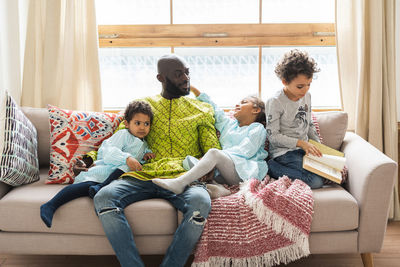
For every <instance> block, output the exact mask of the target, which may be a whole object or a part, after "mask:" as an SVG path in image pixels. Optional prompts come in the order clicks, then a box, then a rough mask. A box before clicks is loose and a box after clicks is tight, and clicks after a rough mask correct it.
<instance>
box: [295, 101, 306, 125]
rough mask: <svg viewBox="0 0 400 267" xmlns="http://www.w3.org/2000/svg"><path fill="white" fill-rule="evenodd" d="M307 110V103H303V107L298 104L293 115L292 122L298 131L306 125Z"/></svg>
mask: <svg viewBox="0 0 400 267" xmlns="http://www.w3.org/2000/svg"><path fill="white" fill-rule="evenodd" d="M307 112H308V105H307V104H305V105H304V107H303V106H300V107H299V109H298V111H297V114H296V116H295V117H294V123H295V125H296V128H297V129H299V130H300V131H305V130H306V128H307V126H308V121H307Z"/></svg>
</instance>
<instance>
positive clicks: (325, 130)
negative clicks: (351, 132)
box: [315, 111, 348, 150]
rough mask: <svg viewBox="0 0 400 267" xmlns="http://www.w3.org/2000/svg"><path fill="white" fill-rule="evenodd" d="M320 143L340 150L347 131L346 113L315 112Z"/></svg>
mask: <svg viewBox="0 0 400 267" xmlns="http://www.w3.org/2000/svg"><path fill="white" fill-rule="evenodd" d="M315 117H316V119H317V121H318V124H319V130H320V134H321V137H322V143H323V144H325V145H327V146H330V147H332V148H334V149H337V150H340V146H341V145H342V142H343V139H344V135H345V134H346V131H347V121H348V117H347V113H346V112H343V111H327V112H315Z"/></svg>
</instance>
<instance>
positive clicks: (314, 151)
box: [297, 140, 322, 157]
mask: <svg viewBox="0 0 400 267" xmlns="http://www.w3.org/2000/svg"><path fill="white" fill-rule="evenodd" d="M297 146H298V147H301V149H303V150H304V151H305V152H306V154H307V155H308V154H311V155H314V156H317V157H322V153H321V151H319V149H318V148H317V147H316V146H314V145H313V144H311V143H309V142H307V141H304V140H298V141H297Z"/></svg>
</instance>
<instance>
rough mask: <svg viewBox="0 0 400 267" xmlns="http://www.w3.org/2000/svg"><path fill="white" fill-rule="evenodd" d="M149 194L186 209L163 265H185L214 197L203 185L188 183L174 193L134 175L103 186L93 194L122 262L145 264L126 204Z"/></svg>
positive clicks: (126, 264) (126, 266)
mask: <svg viewBox="0 0 400 267" xmlns="http://www.w3.org/2000/svg"><path fill="white" fill-rule="evenodd" d="M150 198H163V199H166V200H168V201H169V202H171V204H172V205H173V206H174V207H175V208H177V209H178V210H180V211H182V212H183V220H182V222H181V224H180V225H179V227H178V229H177V230H176V232H175V235H174V239H173V240H172V243H171V245H170V246H169V248H168V250H167V252H166V254H165V257H164V260H163V262H162V264H161V266H184V264H185V263H186V261H187V259H188V257H189V256H190V254H191V253H192V250H193V249H194V247H195V246H196V243H197V241H198V240H199V238H200V235H201V233H202V232H203V228H204V225H205V223H206V218H207V217H208V214H209V212H210V210H211V199H210V196H209V194H208V192H207V191H206V189H205V187H204V186H203V185H194V186H193V185H192V186H190V187H186V189H185V191H184V192H183V193H182V194H179V195H175V194H174V193H172V192H170V191H168V190H166V189H163V188H161V187H159V186H157V185H156V184H154V183H153V182H151V181H141V180H137V179H134V178H126V179H119V180H115V181H113V182H112V183H110V184H109V185H107V186H105V187H103V188H102V189H101V190H100V191H99V192H98V193H97V194H96V195H95V197H94V204H95V209H96V213H97V215H98V216H99V218H100V221H101V223H102V224H103V228H104V232H105V234H106V236H107V238H108V240H109V241H110V243H111V245H112V247H113V249H114V251H115V253H116V255H117V258H118V260H119V262H120V264H121V266H123V267H128V266H135V267H136V266H144V264H143V261H142V260H141V258H140V255H139V252H138V250H137V248H136V244H135V241H134V238H133V233H132V229H131V227H130V225H129V223H128V221H127V219H126V217H125V214H124V208H125V207H126V206H128V205H129V204H131V203H134V202H136V201H140V200H145V199H150ZM152 219H154V220H162V218H152Z"/></svg>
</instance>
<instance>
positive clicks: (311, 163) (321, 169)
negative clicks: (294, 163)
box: [303, 156, 342, 183]
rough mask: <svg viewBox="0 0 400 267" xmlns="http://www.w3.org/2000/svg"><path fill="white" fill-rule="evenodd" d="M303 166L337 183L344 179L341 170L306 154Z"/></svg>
mask: <svg viewBox="0 0 400 267" xmlns="http://www.w3.org/2000/svg"><path fill="white" fill-rule="evenodd" d="M303 168H304V169H306V170H308V171H311V172H314V173H316V174H318V175H320V176H322V177H325V178H327V179H329V180H332V181H334V182H336V183H340V182H341V180H342V173H341V172H340V171H338V170H336V169H334V168H332V167H329V166H327V165H325V164H322V163H320V162H318V161H315V160H313V159H311V158H308V157H306V156H305V157H304V158H303Z"/></svg>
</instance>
